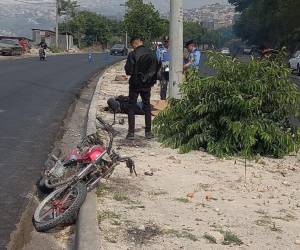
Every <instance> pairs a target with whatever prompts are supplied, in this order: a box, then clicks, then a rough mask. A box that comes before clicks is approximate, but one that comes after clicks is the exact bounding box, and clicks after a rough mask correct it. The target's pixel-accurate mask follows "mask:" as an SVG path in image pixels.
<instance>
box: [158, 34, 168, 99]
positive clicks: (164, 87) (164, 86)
mask: <svg viewBox="0 0 300 250" xmlns="http://www.w3.org/2000/svg"><path fill="white" fill-rule="evenodd" d="M156 56H157V60H158V61H159V63H160V64H161V65H162V67H161V71H160V76H161V78H160V99H161V100H166V99H167V91H168V85H169V71H170V70H169V69H170V52H169V38H168V37H164V40H163V43H162V46H161V47H158V48H157V50H156Z"/></svg>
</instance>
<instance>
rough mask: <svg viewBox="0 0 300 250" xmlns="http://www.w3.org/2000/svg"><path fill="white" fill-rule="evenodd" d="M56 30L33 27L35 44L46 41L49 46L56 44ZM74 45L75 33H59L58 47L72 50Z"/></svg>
mask: <svg viewBox="0 0 300 250" xmlns="http://www.w3.org/2000/svg"><path fill="white" fill-rule="evenodd" d="M55 36H56V34H55V31H52V30H42V29H32V40H33V42H34V43H35V44H39V43H40V42H42V41H43V42H46V43H47V45H48V46H49V47H55V46H56V39H55ZM72 47H74V40H73V35H72V34H71V33H69V32H64V33H60V34H59V35H58V48H59V49H63V50H70V49H71V48H72Z"/></svg>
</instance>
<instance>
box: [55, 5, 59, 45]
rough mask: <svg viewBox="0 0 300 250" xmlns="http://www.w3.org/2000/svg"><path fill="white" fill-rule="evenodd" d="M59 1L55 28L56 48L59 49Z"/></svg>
mask: <svg viewBox="0 0 300 250" xmlns="http://www.w3.org/2000/svg"><path fill="white" fill-rule="evenodd" d="M58 1H59V0H56V9H55V11H56V18H55V19H56V20H55V24H56V27H55V46H56V48H58V21H59V13H58V9H59V3H58Z"/></svg>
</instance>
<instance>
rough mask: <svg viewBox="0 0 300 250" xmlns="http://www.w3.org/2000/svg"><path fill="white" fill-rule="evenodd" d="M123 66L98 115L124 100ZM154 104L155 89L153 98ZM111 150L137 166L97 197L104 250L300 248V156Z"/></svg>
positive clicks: (123, 146)
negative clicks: (119, 97) (249, 157)
mask: <svg viewBox="0 0 300 250" xmlns="http://www.w3.org/2000/svg"><path fill="white" fill-rule="evenodd" d="M122 68H123V63H120V64H118V65H117V66H116V67H114V68H111V69H110V70H109V71H108V72H107V73H106V75H105V77H104V82H103V84H102V86H101V92H102V97H101V100H99V114H100V115H101V116H102V117H103V118H105V119H106V120H107V121H112V118H113V116H112V114H109V113H106V112H104V111H103V108H104V107H105V106H106V100H107V99H108V97H110V96H115V95H119V94H124V95H126V93H127V91H128V85H127V82H126V81H114V79H115V77H116V75H122V74H124V72H123V70H122ZM153 98H154V99H157V98H158V87H156V88H155V89H154V91H153ZM122 118H124V119H125V124H124V125H116V126H115V128H116V129H117V130H118V131H119V132H120V135H119V136H118V137H117V138H116V141H115V147H116V148H118V150H119V151H120V152H121V153H122V154H123V155H127V156H132V157H133V158H134V160H135V162H136V168H137V172H138V177H134V176H130V175H129V173H128V170H127V169H126V168H125V166H123V165H120V167H119V168H118V169H116V171H115V173H114V175H113V176H112V178H111V179H109V180H108V181H107V182H105V183H103V185H101V186H100V187H99V189H98V190H97V195H98V199H99V210H98V221H99V227H100V230H101V238H102V245H103V249H105V250H106V249H132V250H133V249H137V250H140V249H153V250H159V249H170V250H171V249H191V250H193V249H261V250H265V249H280V250H283V249H300V223H299V218H300V192H299V190H300V155H299V154H294V155H290V156H287V157H285V158H284V159H269V158H261V159H257V160H254V161H248V162H246V165H247V168H246V169H247V171H246V174H245V161H244V160H243V159H228V160H224V159H218V158H216V157H214V156H212V155H209V154H207V153H205V152H201V151H194V152H191V153H188V154H184V155H181V154H178V153H177V151H176V150H172V149H169V148H164V147H162V146H161V145H160V144H159V143H157V142H155V141H154V140H153V141H146V140H145V139H144V128H143V126H144V121H143V117H139V118H138V119H137V139H136V141H135V142H128V141H126V140H124V138H125V136H126V132H127V119H126V116H124V115H118V120H120V119H122Z"/></svg>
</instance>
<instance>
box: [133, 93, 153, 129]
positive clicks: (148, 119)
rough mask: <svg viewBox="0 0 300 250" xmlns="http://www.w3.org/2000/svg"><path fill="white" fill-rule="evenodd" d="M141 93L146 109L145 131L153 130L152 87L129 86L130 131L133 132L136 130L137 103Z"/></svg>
mask: <svg viewBox="0 0 300 250" xmlns="http://www.w3.org/2000/svg"><path fill="white" fill-rule="evenodd" d="M139 95H140V96H141V98H142V102H143V109H144V111H145V125H146V128H145V132H151V122H152V121H151V104H150V97H151V88H142V89H136V88H133V87H129V111H128V124H129V129H128V132H129V133H133V134H134V131H135V106H136V104H137V99H138V97H139Z"/></svg>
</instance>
